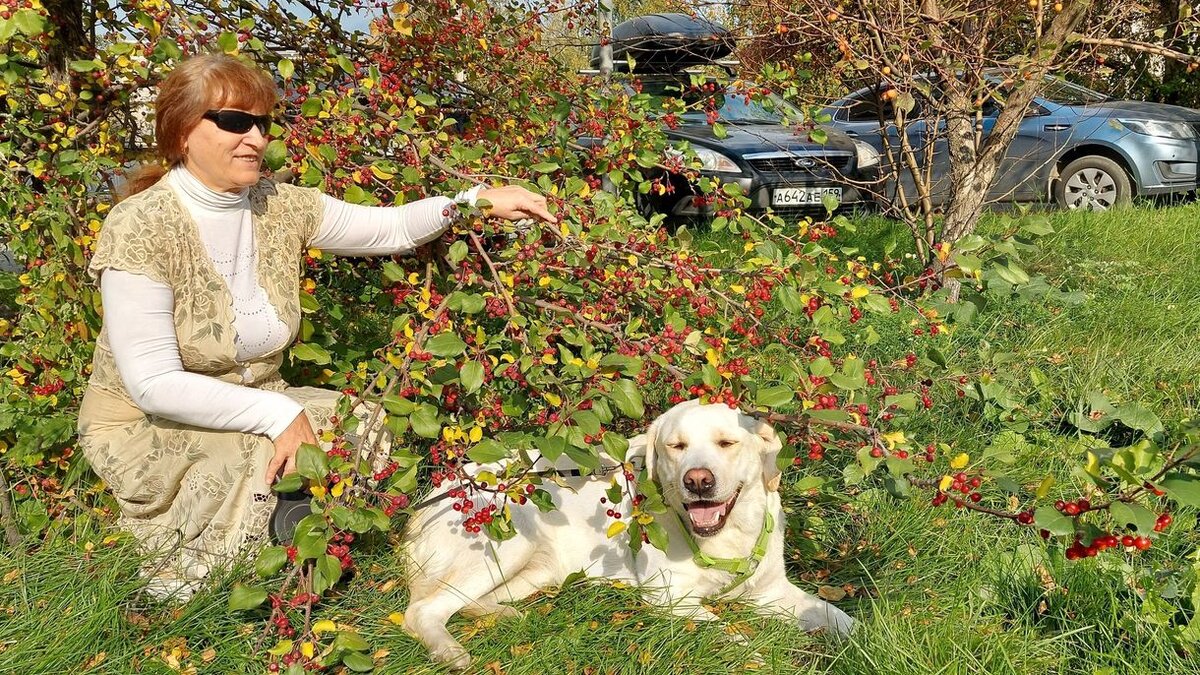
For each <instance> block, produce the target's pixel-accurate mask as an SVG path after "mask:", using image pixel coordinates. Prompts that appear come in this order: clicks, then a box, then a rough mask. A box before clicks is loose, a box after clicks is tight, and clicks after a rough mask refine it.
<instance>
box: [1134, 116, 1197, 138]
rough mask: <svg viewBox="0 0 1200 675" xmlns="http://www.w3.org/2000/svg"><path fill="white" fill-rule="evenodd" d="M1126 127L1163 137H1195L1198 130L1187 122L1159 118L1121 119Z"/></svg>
mask: <svg viewBox="0 0 1200 675" xmlns="http://www.w3.org/2000/svg"><path fill="white" fill-rule="evenodd" d="M1117 121H1118V122H1120V123H1121V124H1122V125H1123V126H1124V127H1125V128H1126V129H1129V130H1130V131H1132V132H1134V133H1137V134H1145V135H1146V136H1161V137H1163V138H1195V137H1196V130H1195V129H1193V128H1192V125H1190V124H1187V123H1185V122H1163V121H1159V120H1125V119H1119V120H1117Z"/></svg>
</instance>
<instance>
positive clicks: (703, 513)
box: [683, 485, 742, 537]
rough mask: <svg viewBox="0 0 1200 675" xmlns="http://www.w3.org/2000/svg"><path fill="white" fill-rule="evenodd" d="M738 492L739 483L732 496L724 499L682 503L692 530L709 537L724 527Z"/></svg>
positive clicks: (740, 487)
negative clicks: (720, 500)
mask: <svg viewBox="0 0 1200 675" xmlns="http://www.w3.org/2000/svg"><path fill="white" fill-rule="evenodd" d="M740 494H742V486H740V485H739V486H738V489H737V490H736V491H735V492H734V493H733V496H732V497H730V498H729V499H728V500H726V501H723V502H714V501H710V500H706V499H698V500H696V501H694V502H689V503H687V504H684V505H683V508H684V509H685V510H686V511H687V514H688V521H689V523H690V524H691V526H692V531H693V532H695V533H696V534H698V535H700V536H701V537H711V536H712V535H714V534H716V533H718V532H720V531H721V528H723V527H725V521H726V519H728V518H729V514H730V513H731V512H732V511H733V507H734V506H735V505H736V504H737V499H738V495H740Z"/></svg>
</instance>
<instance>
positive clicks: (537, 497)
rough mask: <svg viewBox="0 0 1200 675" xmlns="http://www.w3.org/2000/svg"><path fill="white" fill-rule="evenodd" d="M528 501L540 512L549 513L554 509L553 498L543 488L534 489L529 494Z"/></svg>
mask: <svg viewBox="0 0 1200 675" xmlns="http://www.w3.org/2000/svg"><path fill="white" fill-rule="evenodd" d="M529 501H531V502H533V504H534V506H536V507H538V510H539V511H541V512H542V513H549V512H551V511H553V510H554V509H555V506H554V498H552V497H551V496H550V493H549V492H546V491H545V490H541V489H538V490H534V491H533V492H532V493H530V494H529Z"/></svg>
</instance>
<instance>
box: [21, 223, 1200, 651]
mask: <svg viewBox="0 0 1200 675" xmlns="http://www.w3.org/2000/svg"><path fill="white" fill-rule="evenodd" d="M1000 218H1001V217H1000V216H993V217H989V219H988V220H987V221H985V223H984V224H983V229H984V231H988V230H989V228H995V227H998V226H999V222H1000ZM1051 220H1052V223H1053V224H1054V227H1055V229H1056V232H1055V233H1054V234H1053V235H1050V236H1049V237H1047V238H1046V239H1045V240H1044V241H1043V242H1042V249H1041V251H1040V252H1039V253H1038V254H1036V255H1034V256H1031V257H1029V258H1028V259H1027V260H1025V264H1026V266H1027V267H1028V268H1029V269H1030V270H1032V271H1035V272H1038V273H1042V274H1046V275H1047V276H1048V277H1049V278H1050V279H1051V280H1052V281H1054V282H1055V283H1056V284H1060V285H1065V286H1068V287H1071V288H1078V289H1081V290H1084V291H1085V292H1086V293H1087V300H1086V302H1084V303H1083V304H1081V305H1077V306H1071V307H1059V306H1056V305H1054V304H1053V303H1048V302H1040V301H1037V302H1033V303H1027V304H1012V305H1006V306H1001V305H999V304H995V305H993V306H992V307H991V308H990V309H989V311H988V312H987V313H985V314H983V315H982V316H981V317H980V318H979V320H978V321H977V322H976V323H975V324H972V325H970V326H967V327H963V328H961V329H959V331H958V332H957V333H956V335H955V336H954V338H953V342H947V343H945V351H946V352H947V353H948V354H949V355H950V356H951V358H952V359H954V360H956V361H959V362H962V363H965V364H970V363H972V359H976V358H977V353H978V350H979V347H980V346H981V344H982V343H983V342H987V343H989V344H990V345H991V347H992V348H994V349H996V350H1005V351H1010V352H1012V353H1014V354H1016V355H1017V357H1018V359H1017V361H1016V362H1015V363H1014V365H1013V368H1014V369H1016V370H1015V372H1017V373H1019V374H1024V373H1027V372H1028V371H1029V370H1030V369H1032V368H1035V367H1036V368H1037V369H1039V370H1040V371H1042V372H1043V373H1045V374H1046V375H1047V377H1048V378H1049V379H1050V381H1051V383H1052V385H1053V387H1054V389H1055V390H1056V391H1058V392H1060V393H1061V396H1062V397H1063V399H1064V401H1070V400H1072V399H1074V398H1076V397H1079V396H1083V395H1084V394H1086V393H1087V392H1088V391H1091V390H1103V391H1104V392H1106V394H1107V395H1108V396H1109V397H1110V398H1112V399H1113V400H1120V401H1140V402H1142V403H1143V404H1144V405H1146V406H1147V407H1149V408H1150V409H1151V410H1153V411H1154V412H1155V413H1156V414H1158V415H1159V416H1160V417H1161V418H1162V419H1163V420H1164V422H1165V423H1167V424H1168V426H1169V425H1171V424H1172V423H1173V422H1176V421H1178V420H1180V419H1182V418H1184V417H1187V416H1191V415H1195V414H1196V411H1197V407H1198V394H1197V391H1196V380H1197V379H1198V377H1200V348H1197V341H1196V334H1197V332H1198V331H1197V329H1200V274H1198V273H1197V270H1200V248H1198V247H1197V246H1196V242H1197V241H1200V205H1189V206H1183V207H1176V208H1171V209H1145V208H1141V209H1136V210H1127V211H1121V212H1117V213H1113V214H1103V215H1093V214H1061V213H1055V214H1051ZM904 236H906V235H905V233H904V231H903V230H898V229H897V226H896V225H895V224H891V223H887V222H884V221H880V220H876V219H867V220H864V221H863V222H862V223H860V227H859V229H858V232H856V233H854V234H852V235H846V236H845V237H843V238H842V239H840V240H839V242H838V243H839V245H845V246H852V247H856V248H857V249H858V250H859V251H861V253H862V254H863V255H867V256H872V255H875V256H878V255H879V254H881V252H882V251H883V250H884V247H885V246H887V242H888V241H889V239H891V240H895V241H898V242H903V237H904ZM898 252H902V249H899V251H898ZM918 344H924V343H921V342H919V341H917V340H914V339H913V338H911V336H906V335H903V334H901V331H899V330H897V331H896V334H895V335H886V336H884V340H883V341H882V342H881V344H880V346H879V349H881V350H885V351H886V350H890V351H891V352H894V353H896V354H902V353H904V352H905V351H907V350H909V349H912V348H914V346H915V345H918ZM910 431H911V433H912V434H913V435H914V436H916V437H919V438H922V439H929V440H937V441H940V442H946V443H950V444H952V445H953V446H954V447H955V449H956V451H957V450H960V451H963V452H968V453H971V454H972V455H976V454H978V452H979V451H981V450H982V449H983V448H984V447H986V445H987V444H988V443H989V442H990V438H991V436H992V434H993V433H994V431H995V429H991V428H988V427H986V426H985V425H984V424H983V423H982V422H981V421H980V420H978V419H976V418H975V417H973V415H972V410H971V406H970V405H969V404H968V403H959V402H957V401H951V402H949V403H946V404H944V405H939V406H938V407H936V408H935V409H934V410H933V411H932V412H931V413H928V414H923V415H918V416H915V417H914V418H913V419H912V420H911V425H910ZM1029 440H1030V445H1029V447H1028V448H1027V449H1026V450H1025V451H1023V452H1022V453H1021V454H1020V456H1019V457H1018V458H1017V462H1016V463H1015V464H1014V465H1013V466H1012V467H1011V469H1010V474H1011V475H1012V476H1013V478H1014V479H1016V480H1018V482H1023V483H1024V482H1029V481H1037V480H1039V479H1040V478H1041V477H1042V476H1044V475H1046V474H1053V475H1055V476H1056V477H1057V478H1058V479H1059V481H1060V484H1059V486H1058V487H1057V488H1056V489H1057V490H1059V491H1061V492H1062V493H1063V494H1069V493H1070V491H1071V490H1072V489H1073V488H1072V487H1071V486H1072V485H1073V484H1074V480H1075V479H1074V478H1073V476H1072V473H1071V467H1072V466H1073V465H1074V464H1075V463H1076V462H1077V461H1078V458H1079V447H1078V446H1077V439H1076V438H1074V437H1072V436H1071V435H1070V434H1060V433H1055V432H1052V431H1046V430H1042V431H1035V432H1031V433H1030V434H1029ZM842 460H843V458H839V457H830V461H829V462H828V463H827V466H824V467H822V466H812V465H810V464H806V465H805V466H804V468H802V469H800V470H799V471H797V472H793V474H792V475H791V476H790V478H791V479H792V480H795V479H797V478H799V477H802V476H805V475H828V476H831V477H833V476H836V472H835V471H833V468H835V466H840V465H841V462H842ZM785 494H786V503H787V505H788V508H789V512H790V515H789V530H788V541H789V546H788V550H789V557H788V562H787V564H788V571H789V576H790V577H791V578H792V579H793V580H795V581H796V582H797V583H798V584H799V585H800V586H801V587H803V588H804V589H806V590H807V591H809V592H812V593H817V592H818V591H819V590H820V589H821V588H823V587H824V588H826V592H829V591H830V590H832V589H837V590H838V591H841V592H845V593H847V595H846V597H844V598H843V599H841V600H839V601H838V605H839V606H840V607H842V608H843V609H845V610H846V611H847V612H849V613H850V614H851V615H852V616H854V617H856V618H857V619H858V620H859V622H860V625H859V629H858V630H857V631H856V633H855V634H854V635H853V636H852V637H851V638H850V639H849V640H846V641H841V642H839V641H836V640H832V639H830V638H828V637H825V636H812V635H805V634H803V633H802V632H800V631H799V630H797V629H795V628H793V627H789V626H787V625H785V624H784V623H782V622H778V621H773V620H764V619H760V618H756V617H754V616H752V615H750V614H749V613H748V612H747V610H746V609H745V608H743V607H737V606H734V607H721V608H718V609H720V610H721V613H722V615H723V616H724V617H725V619H726V622H727V623H728V624H729V625H733V626H736V627H737V628H738V629H740V630H743V631H745V632H746V634H747V635H748V636H749V640H750V648H746V647H742V646H739V645H737V644H734V643H732V642H730V641H729V640H727V639H725V634H724V629H723V628H722V627H720V626H703V625H695V624H693V623H689V622H688V621H686V620H682V619H676V618H671V617H667V616H665V615H664V614H662V613H661V612H658V611H656V610H654V609H652V608H650V607H647V606H645V605H644V604H643V603H641V602H640V600H639V599H638V596H637V593H636V592H635V591H634V590H632V589H616V588H612V587H610V586H607V585H604V584H601V583H594V584H588V585H580V586H576V587H572V588H568V589H563V590H562V591H561V592H557V593H547V594H540V595H537V596H535V597H533V598H531V599H529V600H527V601H525V602H522V603H520V608H521V609H523V610H524V612H525V616H524V618H521V619H517V620H511V621H506V622H502V623H499V624H495V625H493V624H491V623H489V622H486V621H474V620H468V619H456V620H455V621H454V622H452V625H451V630H452V632H454V633H455V635H456V636H458V637H459V639H461V640H462V641H463V643H464V645H465V646H466V647H467V648H468V649H469V650H470V651H471V652H472V654H473V655H474V656H475V659H476V661H475V663H476V667H475V672H480V673H488V674H489V675H491V674H494V673H508V674H525V673H528V674H534V673H546V674H548V675H549V674H557V673H578V674H583V673H597V674H599V673H621V674H625V673H628V674H637V675H641V674H642V673H655V674H657V673H664V674H666V673H688V674H691V673H712V674H721V675H725V674H727V673H739V672H755V671H753V670H752V669H755V668H757V671H756V672H774V673H846V674H850V673H855V674H858V673H863V674H866V673H889V674H893V673H896V674H909V673H911V674H913V675H925V674H929V673H948V674H950V673H953V674H964V675H965V674H967V673H988V674H989V675H990V674H999V673H1014V674H1015V673H1020V674H1030V675H1035V674H1036V675H1040V674H1042V673H1056V674H1076V673H1078V674H1079V675H1085V674H1086V675H1093V674H1094V673H1105V672H1111V673H1114V674H1115V673H1131V674H1133V673H1136V674H1138V675H1141V674H1144V673H1164V674H1165V673H1187V672H1196V670H1197V668H1196V666H1195V664H1194V663H1193V662H1192V660H1191V659H1192V658H1193V657H1192V656H1191V655H1189V654H1188V653H1186V652H1185V651H1180V650H1178V649H1177V647H1176V644H1175V643H1173V642H1172V641H1171V640H1170V634H1171V631H1172V630H1173V629H1172V628H1171V626H1170V625H1168V622H1166V621H1163V620H1161V616H1162V615H1161V614H1157V615H1154V616H1158V617H1159V619H1158V620H1150V619H1148V618H1147V617H1148V616H1151V615H1153V613H1150V612H1147V611H1146V608H1145V607H1143V606H1142V602H1143V600H1142V595H1141V593H1140V589H1139V588H1138V587H1136V586H1135V585H1134V584H1132V583H1131V580H1130V578H1129V577H1128V576H1127V575H1126V574H1125V571H1124V570H1123V569H1122V564H1123V563H1124V562H1125V561H1126V560H1130V561H1132V560H1133V558H1129V559H1126V558H1125V556H1124V555H1112V554H1107V555H1106V556H1102V557H1101V558H1097V559H1093V560H1087V561H1083V562H1079V563H1067V562H1066V561H1065V560H1064V559H1063V558H1062V556H1061V552H1060V550H1059V549H1058V548H1053V547H1052V548H1049V549H1048V548H1046V547H1045V546H1044V545H1043V544H1042V542H1041V540H1040V539H1039V538H1037V537H1036V536H1035V535H1033V533H1031V532H1028V531H1026V530H1019V529H1016V528H1013V527H1009V526H1006V525H1004V524H999V523H997V522H995V521H993V520H989V519H987V518H983V517H979V516H977V515H974V514H966V513H963V512H960V511H955V510H953V509H947V508H942V509H932V508H930V507H928V506H927V500H926V499H924V498H921V497H918V498H914V499H912V500H907V501H901V500H896V499H894V498H892V497H890V496H888V495H887V494H886V493H884V492H883V491H882V490H879V489H877V488H875V489H870V490H867V491H866V492H859V493H857V494H855V498H854V499H853V500H846V501H845V502H842V501H839V500H837V499H829V498H819V497H815V496H811V495H804V494H799V493H798V492H796V491H795V490H792V489H789V490H787V491H786V493H785ZM1194 523H1195V520H1194V518H1193V517H1192V516H1191V515H1190V514H1186V513H1185V514H1179V517H1178V519H1177V525H1176V526H1175V527H1173V528H1172V529H1171V530H1168V532H1167V534H1166V536H1164V537H1162V538H1160V539H1158V540H1156V542H1155V546H1154V548H1153V549H1151V551H1149V552H1147V553H1145V554H1141V558H1142V562H1143V563H1146V562H1149V563H1150V564H1151V565H1152V566H1153V567H1155V568H1157V569H1160V570H1163V571H1169V570H1174V569H1180V568H1185V567H1188V566H1190V565H1191V561H1190V559H1189V557H1188V556H1189V555H1190V554H1191V552H1192V551H1194V550H1195V549H1196V546H1197V543H1198V541H1197V540H1198V535H1197V534H1196V533H1195V532H1194V530H1195V528H1194V527H1193V525H1194ZM105 534H106V532H104V531H100V530H94V529H91V528H90V527H85V528H83V529H82V530H81V531H80V532H79V533H77V534H76V535H75V536H73V537H70V538H67V537H65V536H64V537H60V538H58V539H56V540H54V541H51V542H48V543H47V544H45V545H44V547H43V548H41V549H39V550H36V551H34V552H32V553H29V554H20V555H18V554H15V553H13V552H11V551H3V550H0V672H20V673H79V672H90V673H131V672H145V673H173V672H180V671H186V669H187V668H188V667H193V668H195V672H201V673H204V672H220V673H224V672H235V673H241V672H261V665H260V664H261V661H258V660H256V657H255V656H254V654H253V650H254V648H255V646H256V644H257V642H258V635H257V630H258V628H259V627H260V626H261V623H262V622H261V621H260V620H259V617H256V616H254V615H252V614H251V615H247V614H239V615H236V616H230V615H229V614H228V612H227V611H226V609H225V604H226V601H227V598H228V590H227V589H228V587H229V585H230V584H229V582H228V580H224V581H222V582H220V583H218V584H216V585H215V588H214V589H213V590H211V591H210V592H207V593H204V594H201V595H200V596H198V597H197V598H196V599H194V600H193V601H192V602H190V603H189V604H187V605H185V606H184V607H182V608H172V607H169V606H162V605H158V604H155V603H151V602H148V601H146V600H145V599H144V598H143V597H142V596H141V595H140V594H139V593H138V588H139V583H138V581H137V580H136V577H135V574H134V570H135V569H136V567H137V559H136V556H135V554H134V552H133V551H132V549H131V548H130V546H128V544H125V543H120V542H118V543H115V544H104V543H103V536H104V535H105ZM89 544H90V546H89ZM393 546H394V542H390V543H389V542H380V543H378V544H376V545H375V546H373V547H367V548H365V549H364V550H363V551H362V553H360V554H359V556H358V561H359V572H358V575H357V576H356V577H355V579H354V580H353V581H352V582H351V583H350V584H349V586H348V588H346V589H345V590H344V592H343V593H342V594H341V595H338V596H335V597H333V598H331V599H329V600H328V601H327V602H324V603H323V604H322V605H320V606H319V608H318V612H319V614H320V616H321V617H322V618H330V619H333V620H334V621H336V622H338V623H339V624H344V625H347V626H353V627H355V628H357V629H358V630H359V631H360V632H361V633H362V634H363V635H364V636H365V637H367V639H368V640H369V641H370V642H371V644H372V646H373V648H374V649H376V650H379V651H377V652H376V656H377V657H378V661H377V662H378V666H379V668H378V672H385V673H438V672H443V671H442V670H441V669H439V668H437V667H434V666H432V665H431V664H430V663H429V661H428V659H427V657H426V655H425V653H424V650H423V649H422V648H421V647H420V645H418V644H417V643H416V642H415V641H414V640H412V639H411V638H410V637H408V636H407V635H405V634H404V633H403V631H402V630H401V629H400V628H399V627H398V626H397V625H396V624H395V622H394V621H393V620H392V619H391V618H389V617H391V615H392V614H393V613H394V612H398V611H401V610H402V609H403V607H404V604H405V599H404V591H403V585H402V584H401V583H399V572H400V569H399V562H398V557H397V556H396V554H395V553H394V550H393ZM1184 604H1185V605H1186V604H1187V603H1184ZM1189 611H1190V610H1189ZM393 618H394V617H393ZM1188 618H1189V617H1188V616H1187V612H1182V613H1181V614H1180V615H1179V616H1177V617H1175V619H1174V620H1175V621H1176V622H1186V621H1187V619H1188ZM756 658H757V659H759V660H760V661H761V663H762V665H761V667H760V666H759V665H758V664H757V663H756V661H755V659H756ZM493 664H494V665H493ZM1105 669H1110V670H1105Z"/></svg>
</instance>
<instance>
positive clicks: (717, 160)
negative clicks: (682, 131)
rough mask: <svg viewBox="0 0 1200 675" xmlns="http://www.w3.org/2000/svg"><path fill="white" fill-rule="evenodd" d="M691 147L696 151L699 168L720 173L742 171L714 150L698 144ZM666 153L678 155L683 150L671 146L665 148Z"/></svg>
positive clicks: (730, 160)
mask: <svg viewBox="0 0 1200 675" xmlns="http://www.w3.org/2000/svg"><path fill="white" fill-rule="evenodd" d="M691 148H692V151H693V152H695V153H696V158H697V159H699V160H700V168H701V169H704V170H705V171H717V172H720V173H741V172H742V170H741V169H739V168H738V165H737V164H735V163H734V162H733V160H732V159H729V158H728V157H726V156H725V155H722V154H721V153H719V152H717V151H716V150H709V149H708V148H705V147H702V146H699V145H693V146H691ZM666 154H667V156H668V157H670V156H672V155H675V156H679V155H682V154H683V150H681V149H680V148H678V147H674V146H672V147H670V148H667V152H666Z"/></svg>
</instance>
